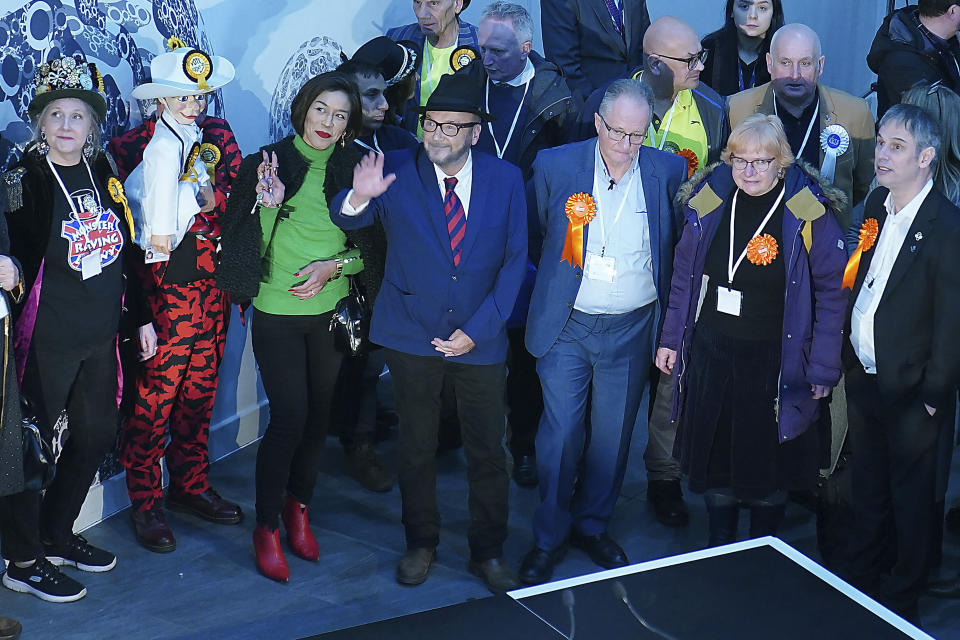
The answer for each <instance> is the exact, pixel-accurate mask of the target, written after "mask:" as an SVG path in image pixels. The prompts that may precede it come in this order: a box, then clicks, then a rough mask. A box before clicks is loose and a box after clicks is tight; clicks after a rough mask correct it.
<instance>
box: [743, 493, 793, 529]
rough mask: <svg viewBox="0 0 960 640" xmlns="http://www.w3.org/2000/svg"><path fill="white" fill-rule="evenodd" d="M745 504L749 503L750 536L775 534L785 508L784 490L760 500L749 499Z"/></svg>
mask: <svg viewBox="0 0 960 640" xmlns="http://www.w3.org/2000/svg"><path fill="white" fill-rule="evenodd" d="M747 504H749V505H750V537H751V538H762V537H763V536H774V535H776V534H777V529H779V528H780V523H781V522H783V514H784V512H785V511H786V508H787V494H786V492H785V491H777V492H775V493H773V494H771V495H769V496H767V497H766V498H763V499H762V500H751V501H749V502H748V503H747Z"/></svg>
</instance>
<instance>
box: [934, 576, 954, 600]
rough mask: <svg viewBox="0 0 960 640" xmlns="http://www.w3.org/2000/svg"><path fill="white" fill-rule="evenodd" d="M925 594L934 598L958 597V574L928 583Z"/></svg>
mask: <svg viewBox="0 0 960 640" xmlns="http://www.w3.org/2000/svg"><path fill="white" fill-rule="evenodd" d="M926 594H927V595H928V596H933V597H934V598H960V576H955V577H953V578H950V579H948V580H938V581H936V582H930V583H928V584H927V589H926Z"/></svg>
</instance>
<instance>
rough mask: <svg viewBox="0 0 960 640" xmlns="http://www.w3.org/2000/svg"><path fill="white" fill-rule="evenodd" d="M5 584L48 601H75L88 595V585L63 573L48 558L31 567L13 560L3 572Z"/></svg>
mask: <svg viewBox="0 0 960 640" xmlns="http://www.w3.org/2000/svg"><path fill="white" fill-rule="evenodd" d="M3 586H5V587H6V588H7V589H12V590H13V591H19V592H20V593H32V594H33V595H35V596H37V597H38V598H40V599H41V600H46V601H47V602H73V601H74V600H79V599H80V598H82V597H83V596H85V595H87V588H86V587H84V586H83V585H82V584H80V583H79V582H77V581H76V580H74V579H73V578H70V577H68V576H65V575H63V574H62V573H61V572H60V569H58V568H57V567H55V566H53V564H51V563H50V561H49V560H47V559H46V558H40V559H39V560H37V561H36V562H34V563H33V564H32V565H30V566H29V567H18V566H17V565H16V564H15V563H13V562H11V563H10V566H8V567H7V571H6V573H4V574H3Z"/></svg>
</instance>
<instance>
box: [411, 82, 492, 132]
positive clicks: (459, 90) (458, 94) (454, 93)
mask: <svg viewBox="0 0 960 640" xmlns="http://www.w3.org/2000/svg"><path fill="white" fill-rule="evenodd" d="M482 93H483V92H482V91H481V87H480V83H479V82H478V81H477V79H476V78H475V77H471V76H468V75H465V74H462V73H455V74H453V75H445V76H442V77H441V78H440V82H438V83H437V88H436V89H434V90H433V93H431V94H430V97H429V98H428V99H427V104H426V105H424V106H422V107H414V111H416V112H417V113H419V114H420V115H423V114H425V113H426V112H427V111H461V112H463V113H472V114H473V115H475V116H477V117H479V118H480V119H481V120H482V121H484V122H491V121H492V120H493V119H494V117H493V116H492V115H490V114H489V113H487V112H486V111H484V110H483V107H482V106H481V101H482V97H481V94H482Z"/></svg>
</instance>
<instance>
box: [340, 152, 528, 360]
mask: <svg viewBox="0 0 960 640" xmlns="http://www.w3.org/2000/svg"><path fill="white" fill-rule="evenodd" d="M387 173H394V174H396V176H397V180H396V181H395V182H394V183H393V184H392V185H390V188H389V189H387V191H386V193H384V194H383V195H382V196H380V197H378V198H374V199H373V200H371V201H370V204H369V205H367V208H366V209H364V210H363V212H362V213H361V214H360V215H357V216H345V215H343V214H341V213H340V209H341V207H342V205H343V201H344V199H345V198H346V196H347V193H348V191H344V192H342V193H340V194H339V195H337V197H336V198H334V200H333V203H332V204H331V206H330V219H331V220H332V221H333V223H334V224H336V225H337V226H338V227H340V228H341V229H344V230H348V229H359V228H361V227H365V226H367V225H370V224H373V222H374V219H378V220H380V222H381V223H383V228H384V230H385V231H386V234H387V260H386V266H385V269H384V276H383V284H382V286H381V288H380V293H379V295H378V296H377V300H376V303H375V304H374V309H373V320H372V322H371V326H370V339H371V340H372V341H373V342H375V343H377V344H380V345H383V346H384V347H387V348H389V349H394V350H396V351H402V352H404V353H409V354H413V355H419V356H435V357H438V358H442V357H444V356H443V355H442V354H441V353H440V352H439V351H436V350H435V349H434V347H433V345H431V344H430V341H431V340H433V339H434V338H441V339H443V340H446V339H447V338H448V337H449V336H450V334H451V333H453V332H454V331H455V330H457V329H461V330H463V332H464V333H466V334H467V335H468V336H470V338H471V339H472V340H473V341H474V342H475V343H476V346H475V347H474V348H473V349H472V350H471V351H470V352H469V353H465V354H464V355H462V356H456V357H455V358H454V360H455V361H456V362H460V363H464V364H497V363H500V362H504V361H505V360H506V357H507V333H506V322H507V318H509V317H510V312H511V311H512V310H513V305H514V303H515V302H516V299H517V293H518V292H519V290H520V284H521V283H522V282H523V277H524V274H525V272H526V267H527V204H526V197H525V194H524V189H523V179H522V177H521V174H520V170H519V169H517V168H516V167H515V166H513V165H512V164H510V163H508V162H505V161H503V160H500V159H498V158H495V157H494V156H491V155H487V154H485V153H480V152H477V151H473V187H472V189H471V193H470V207H469V211H468V214H467V229H466V235H465V236H464V239H463V249H462V250H463V253H462V256H461V259H460V265H459V266H457V267H455V266H454V265H453V255H452V253H451V251H450V235H449V233H448V232H447V224H446V217H445V216H444V213H443V196H442V194H441V192H440V186H439V184H437V174H436V172H435V170H434V165H433V163H431V162H430V160H429V159H428V158H427V156H426V153H425V152H424V151H423V148H422V147H421V148H419V149H418V150H417V151H410V150H401V151H392V152H388V153H387V154H386V156H385V160H384V174H387Z"/></svg>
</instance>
